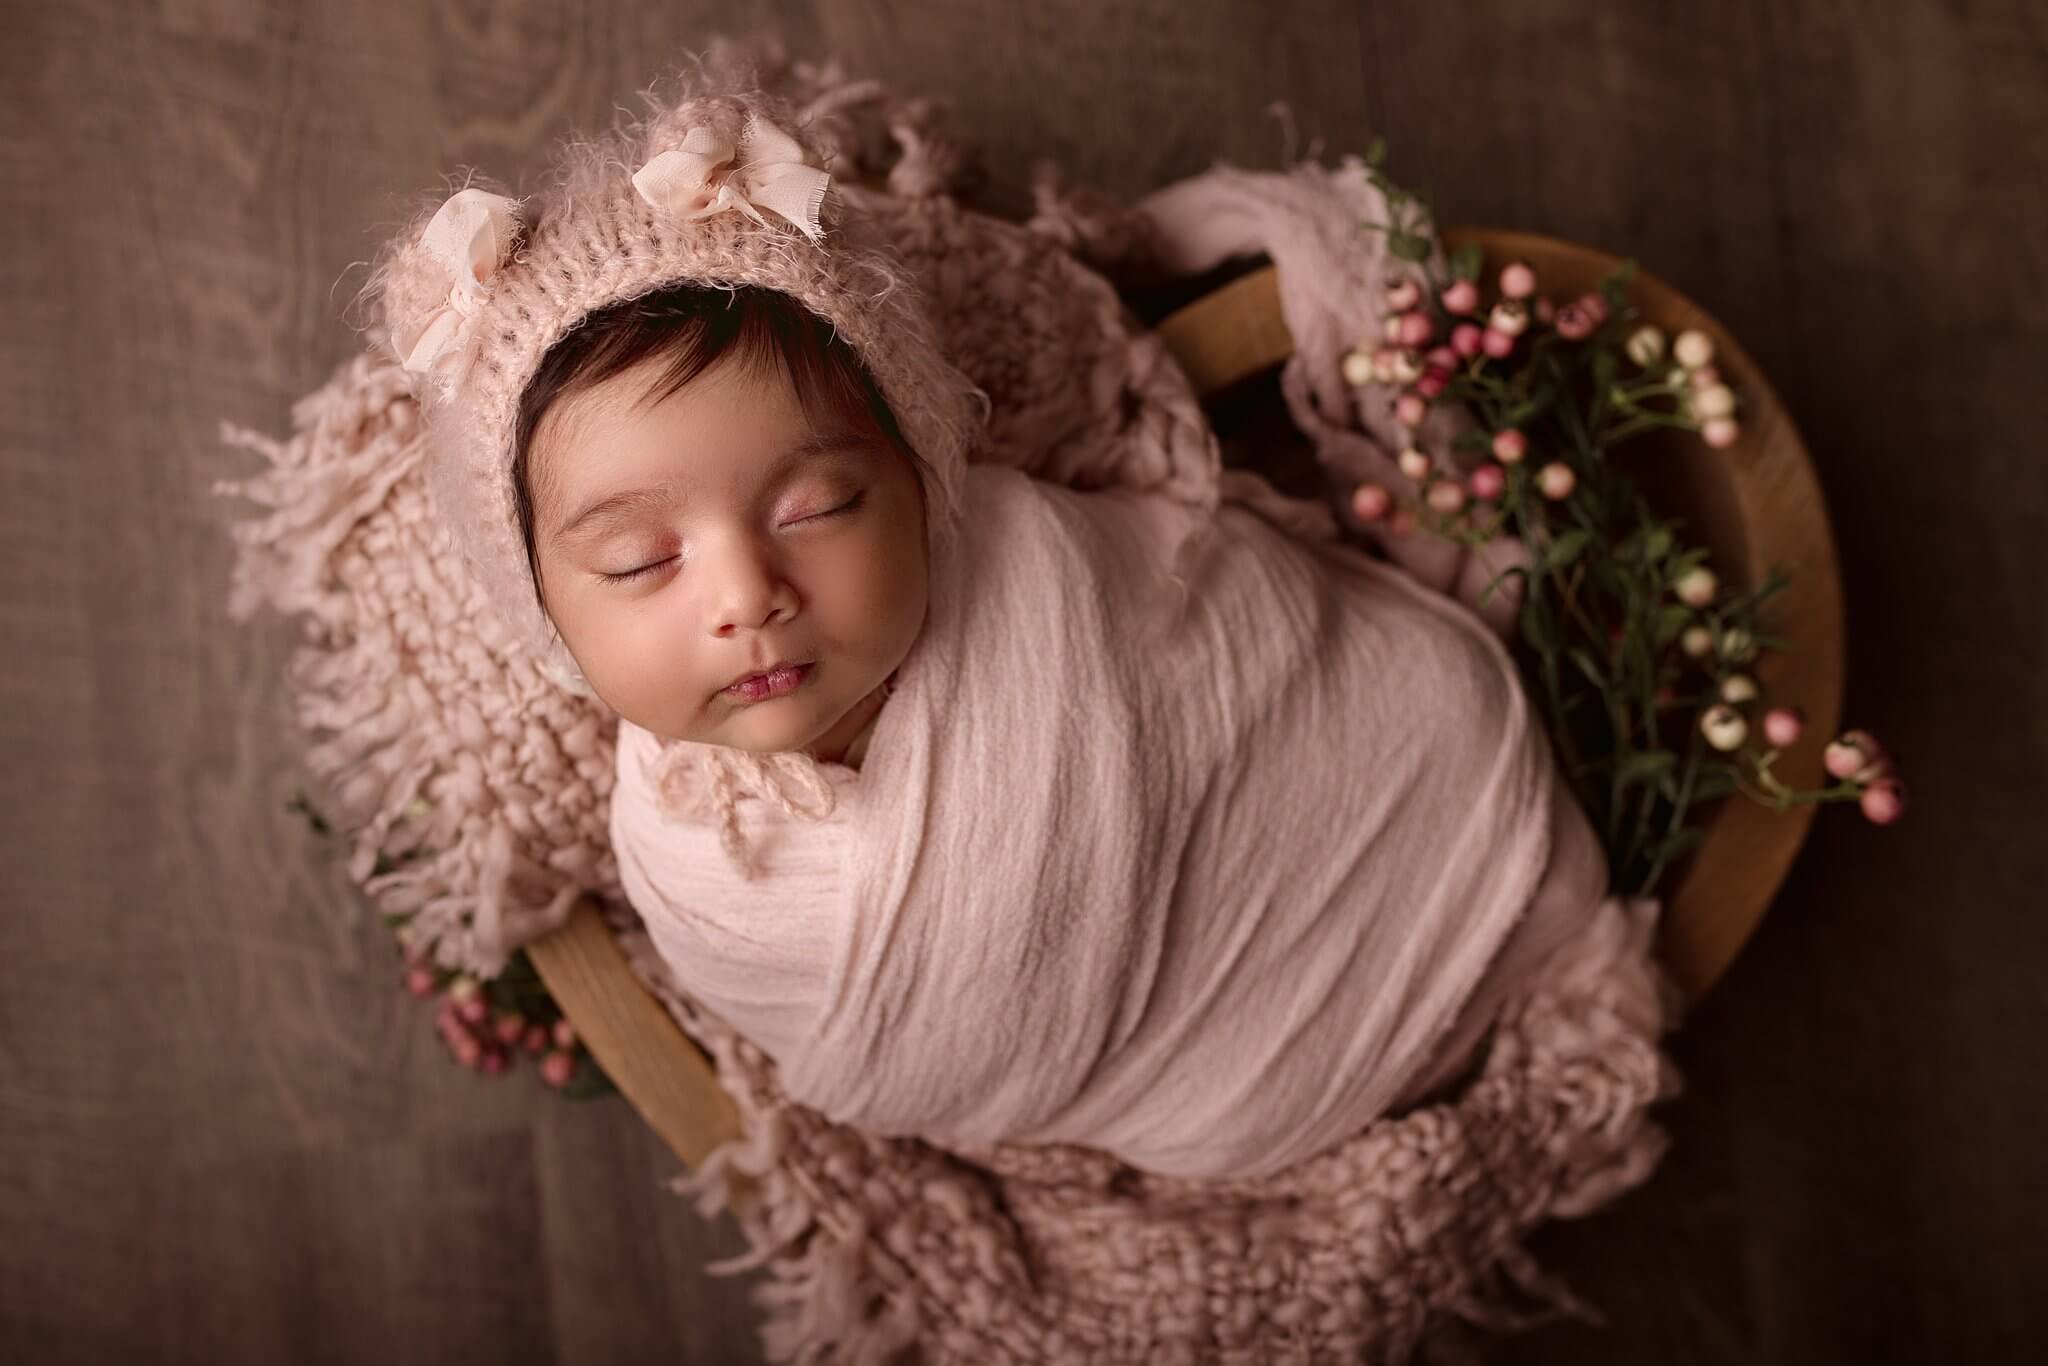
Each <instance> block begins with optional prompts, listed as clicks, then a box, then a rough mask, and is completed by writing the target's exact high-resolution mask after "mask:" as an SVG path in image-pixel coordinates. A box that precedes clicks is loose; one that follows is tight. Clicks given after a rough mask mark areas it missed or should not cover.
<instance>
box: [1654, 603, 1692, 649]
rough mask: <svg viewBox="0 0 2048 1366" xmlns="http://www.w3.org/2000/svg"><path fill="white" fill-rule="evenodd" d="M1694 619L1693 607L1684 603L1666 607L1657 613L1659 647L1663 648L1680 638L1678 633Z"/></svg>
mask: <svg viewBox="0 0 2048 1366" xmlns="http://www.w3.org/2000/svg"><path fill="white" fill-rule="evenodd" d="M1691 620H1692V608H1690V607H1686V606H1683V605H1680V606H1675V607H1666V608H1663V609H1662V610H1661V611H1659V612H1658V613H1657V633H1656V637H1655V639H1656V641H1657V648H1659V649H1662V648H1663V647H1665V646H1666V645H1669V644H1670V643H1671V642H1672V641H1674V640H1676V639H1678V633H1679V632H1681V631H1683V630H1684V629H1685V625H1686V623H1687V622H1689V621H1691Z"/></svg>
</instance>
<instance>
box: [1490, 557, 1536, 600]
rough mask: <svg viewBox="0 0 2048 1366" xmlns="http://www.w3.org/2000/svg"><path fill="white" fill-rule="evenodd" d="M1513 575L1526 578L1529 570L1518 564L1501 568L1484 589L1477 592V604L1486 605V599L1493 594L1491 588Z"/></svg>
mask: <svg viewBox="0 0 2048 1366" xmlns="http://www.w3.org/2000/svg"><path fill="white" fill-rule="evenodd" d="M1514 575H1520V576H1521V577H1523V578H1525V579H1526V578H1528V577H1529V571H1528V570H1526V569H1524V568H1522V566H1520V565H1512V566H1510V567H1509V568H1507V569H1503V570H1501V571H1500V573H1498V574H1495V575H1494V576H1493V578H1492V579H1491V580H1490V581H1488V583H1487V585H1486V588H1485V589H1484V591H1482V592H1481V593H1480V594H1479V605H1480V606H1481V607H1484V606H1485V605H1486V600H1487V599H1488V598H1490V597H1492V596H1493V590H1494V589H1495V588H1497V587H1499V586H1500V581H1501V580H1502V579H1505V578H1510V577H1512V576H1514Z"/></svg>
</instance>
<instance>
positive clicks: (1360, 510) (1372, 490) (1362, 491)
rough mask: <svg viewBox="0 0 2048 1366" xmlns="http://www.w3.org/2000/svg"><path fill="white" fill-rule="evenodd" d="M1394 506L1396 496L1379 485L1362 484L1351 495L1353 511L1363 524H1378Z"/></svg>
mask: <svg viewBox="0 0 2048 1366" xmlns="http://www.w3.org/2000/svg"><path fill="white" fill-rule="evenodd" d="M1393 506H1394V495H1393V494H1391V493H1389V492H1387V490H1386V489H1385V488H1384V487H1383V486H1381V485H1379V484H1360V485H1359V486H1358V487H1357V488H1356V489H1354V490H1353V491H1352V494H1351V511H1352V513H1353V514H1354V515H1355V516H1356V517H1357V518H1358V520H1359V521H1361V522H1377V521H1378V520H1379V519H1380V518H1382V517H1384V516H1386V515H1387V513H1388V512H1390V511H1392V510H1393Z"/></svg>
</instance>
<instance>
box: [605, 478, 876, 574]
mask: <svg viewBox="0 0 2048 1366" xmlns="http://www.w3.org/2000/svg"><path fill="white" fill-rule="evenodd" d="M867 496H868V491H867V490H866V489H862V490H861V491H860V492H859V493H856V494H854V495H853V497H851V498H849V499H847V500H846V501H845V502H843V503H841V504H840V505H839V506H838V507H836V508H831V509H828V510H827V511H824V512H816V513H813V514H811V515H810V516H809V517H799V518H797V520H796V521H795V522H793V523H791V525H793V526H798V525H802V524H803V523H805V522H816V521H820V520H822V519H823V518H826V517H839V516H843V515H845V514H846V513H849V512H852V511H853V510H854V509H855V508H858V507H859V506H860V505H861V501H862V500H863V499H865V498H866V497H867ZM674 558H675V556H673V555H671V556H669V557H668V558H667V559H661V560H656V561H654V562H653V563H652V564H643V565H641V566H640V567H639V568H638V569H627V570H624V571H622V572H620V573H617V574H609V573H605V572H603V571H599V573H598V577H599V578H601V579H603V580H604V581H605V582H606V583H627V582H629V581H631V580H633V579H638V578H642V577H644V576H646V575H648V574H652V573H653V572H654V571H655V570H657V569H659V568H661V567H662V566H663V565H665V564H667V563H668V562H669V561H670V560H673V559H674Z"/></svg>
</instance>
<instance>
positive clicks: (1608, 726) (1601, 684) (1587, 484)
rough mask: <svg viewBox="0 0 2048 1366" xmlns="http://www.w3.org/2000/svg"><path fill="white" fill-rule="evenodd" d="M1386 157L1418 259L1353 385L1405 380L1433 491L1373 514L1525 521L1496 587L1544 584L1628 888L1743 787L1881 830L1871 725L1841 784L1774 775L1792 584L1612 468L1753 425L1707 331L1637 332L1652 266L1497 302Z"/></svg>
mask: <svg viewBox="0 0 2048 1366" xmlns="http://www.w3.org/2000/svg"><path fill="white" fill-rule="evenodd" d="M1383 158H1384V146H1383V144H1381V143H1380V142H1378V141H1377V140H1376V141H1375V143H1374V145H1373V150H1372V152H1370V153H1369V154H1368V157H1367V161H1368V168H1369V169H1368V175H1369V176H1370V178H1371V179H1372V181H1373V183H1374V184H1375V185H1376V186H1377V187H1378V188H1379V189H1380V191H1381V193H1382V194H1383V196H1384V197H1385V199H1386V202H1387V204H1388V214H1389V221H1388V222H1387V223H1367V224H1364V225H1362V226H1363V227H1364V228H1365V229H1366V230H1369V231H1381V232H1385V233H1387V234H1388V245H1389V250H1390V251H1391V252H1392V254H1393V255H1395V256H1396V257H1397V258H1398V259H1400V260H1403V261H1406V262H1410V263H1412V264H1413V269H1412V271H1410V272H1403V273H1401V274H1398V275H1396V276H1395V277H1394V278H1393V279H1391V280H1390V281H1389V282H1388V284H1387V286H1386V294H1385V300H1386V317H1385V321H1384V324H1383V327H1382V330H1381V333H1380V335H1379V336H1377V337H1371V338H1367V339H1365V340H1363V341H1361V342H1360V343H1359V344H1358V346H1357V347H1355V348H1354V349H1353V350H1352V351H1351V352H1350V353H1349V354H1347V355H1346V356H1345V358H1344V375H1345V379H1346V380H1347V381H1348V382H1349V383H1350V384H1352V385H1353V386H1354V387H1357V388H1361V389H1363V388H1367V387H1373V386H1388V387H1392V388H1393V389H1394V390H1395V395H1394V404H1393V411H1394V418H1395V420H1396V422H1397V423H1398V424H1399V425H1400V426H1401V428H1402V429H1403V436H1404V442H1403V445H1402V449H1401V450H1400V452H1399V454H1398V456H1397V457H1396V464H1397V465H1398V467H1399V469H1400V471H1401V473H1402V475H1403V476H1404V477H1405V478H1406V479H1407V480H1409V481H1410V482H1411V483H1412V484H1413V485H1414V489H1415V491H1414V494H1413V495H1412V496H1409V495H1404V494H1403V493H1402V492H1400V491H1397V490H1396V489H1393V488H1389V487H1387V486H1386V485H1383V484H1378V483H1367V484H1361V485H1360V486H1359V487H1358V488H1357V489H1356V490H1355V491H1354V493H1353V497H1352V504H1351V505H1352V511H1353V513H1354V514H1355V515H1356V516H1357V517H1358V519H1359V520H1360V521H1361V522H1368V523H1381V522H1383V523H1385V524H1386V525H1387V528H1388V530H1389V532H1390V533H1391V534H1393V535H1396V536H1405V535H1410V534H1413V533H1414V532H1415V531H1416V530H1418V529H1424V530H1427V531H1429V532H1431V533H1432V534H1435V535H1439V536H1442V537H1445V538H1446V539H1450V540H1454V541H1457V542H1459V543H1460V544H1463V545H1465V546H1467V547H1468V548H1473V549H1478V548H1481V547H1484V546H1486V545H1487V544H1489V543H1490V542H1492V541H1493V540H1494V539H1495V538H1496V537H1500V536H1506V535H1512V536H1516V537H1518V538H1520V539H1521V540H1522V541H1523V543H1524V544H1525V545H1526V547H1527V549H1528V552H1529V563H1528V566H1527V567H1526V568H1523V567H1520V566H1517V567H1515V568H1511V569H1509V570H1508V571H1506V573H1505V574H1503V575H1502V576H1501V578H1497V579H1496V580H1495V581H1494V583H1493V584H1490V585H1488V588H1487V591H1486V594H1485V595H1483V596H1482V601H1484V597H1485V596H1490V595H1491V593H1492V591H1493V589H1494V588H1495V587H1497V586H1498V585H1499V583H1500V582H1501V581H1502V580H1503V579H1505V578H1506V577H1509V576H1514V577H1518V578H1520V579H1521V580H1522V581H1523V585H1524V589H1525V591H1524V594H1523V603H1522V607H1521V612H1520V617H1519V621H1518V627H1519V630H1518V633H1517V637H1518V638H1517V642H1516V644H1517V649H1516V656H1517V662H1518V663H1519V664H1520V665H1521V666H1522V668H1523V671H1524V674H1525V676H1526V677H1527V678H1528V680H1529V683H1530V687H1531V691H1532V693H1533V694H1534V695H1535V696H1537V697H1538V698H1540V699H1541V700H1542V703H1543V706H1544V710H1545V720H1546V724H1547V728H1548V730H1549V732H1550V734H1551V736H1552V738H1553V740H1554V741H1555V742H1556V744H1557V748H1558V752H1559V756H1560V759H1561V760H1562V762H1563V763H1564V765H1565V769H1566V772H1567V774H1568V776H1569V777H1570V779H1571V781H1572V784H1573V787H1574V790H1575V792H1577V794H1578V795H1579V797H1580V799H1581V801H1582V802H1583V803H1584V805H1585V807H1586V809H1587V811H1588V812H1589V813H1590V814H1592V815H1593V817H1594V818H1595V824H1596V826H1597V827H1598V828H1599V829H1600V830H1601V831H1602V832H1603V835H1604V837H1605V843H1606V847H1607V851H1608V856H1609V862H1610V867H1611V871H1612V873H1613V876H1614V881H1615V885H1616V886H1617V887H1618V888H1620V889H1622V890H1625V891H1628V892H1631V893H1641V892H1644V891H1648V890H1651V889H1653V888H1655V887H1656V885H1657V881H1658V879H1659V878H1660V877H1661V876H1662V875H1663V873H1664V871H1665V870H1666V869H1667V868H1668V867H1669V866H1671V864H1672V862H1673V861H1674V860H1675V859H1676V858H1677V857H1679V856H1680V855H1681V854H1683V853H1684V852H1685V851H1686V850H1688V849H1690V848H1691V847H1693V846H1694V845H1695V844H1697V843H1698V841H1699V840H1700V838H1701V837H1702V835H1703V831H1702V830H1701V828H1700V827H1699V825H1698V824H1697V823H1696V822H1695V821H1694V819H1693V818H1692V812H1693V810H1694V808H1696V807H1698V806H1699V805H1701V804H1703V803H1706V802H1710V801H1714V800H1717V799H1719V798H1722V797H1725V796H1728V795H1730V794H1732V793H1736V792H1740V793H1742V794H1744V795H1746V796H1749V797H1751V798H1753V799H1755V800H1757V801H1759V802H1762V803H1764V804H1766V805H1768V806H1771V807H1773V808H1774V809H1777V810H1784V809H1786V808H1788V807H1790V806H1794V805H1799V804H1805V803H1822V802H1839V801H1854V802H1856V803H1858V805H1859V807H1860V808H1861V810H1862V813H1863V815H1864V816H1865V818H1866V819H1868V820H1870V821H1871V822H1872V823H1874V824H1878V825H1885V824H1889V823H1891V822H1892V821H1895V820H1897V819H1898V818H1899V817H1900V816H1901V815H1902V814H1903V813H1904V811H1905V806H1906V790H1905V785H1904V781H1903V779H1902V778H1901V776H1900V774H1899V772H1898V769H1897V766H1896V764H1895V762H1894V761H1893V759H1892V758H1891V757H1890V756H1889V755H1888V754H1887V753H1886V752H1885V750H1884V749H1883V747H1882V746H1881V745H1879V744H1878V742H1877V741H1876V740H1875V739H1874V738H1873V737H1871V736H1870V734H1869V733H1868V732H1867V731H1861V730H1853V731H1848V732H1846V733H1844V734H1843V735H1841V736H1839V737H1837V738H1836V739H1835V740H1834V741H1833V743H1831V744H1830V745H1829V746H1828V748H1827V751H1826V757H1825V763H1824V766H1825V768H1826V771H1827V773H1828V776H1829V777H1830V778H1832V779H1834V780H1835V781H1834V782H1833V783H1832V784H1830V785H1829V786H1826V787H1822V788H1819V789H1816V790H1813V791H1799V790H1796V789H1794V788H1792V787H1789V786H1787V785H1786V784H1785V783H1784V782H1783V781H1782V780H1781V779H1780V778H1779V777H1778V776H1777V775H1776V774H1775V773H1774V772H1773V765H1774V764H1775V762H1776V761H1777V760H1778V758H1779V756H1780V754H1781V753H1782V752H1783V751H1784V750H1785V749H1787V748H1789V747H1790V746H1791V745H1793V744H1795V743H1797V742H1798V740H1799V738H1800V735H1801V733H1802V730H1803V728H1804V725H1805V718H1804V715H1803V714H1802V713H1801V712H1800V711H1799V709H1798V708H1796V707H1788V706H1780V707H1767V706H1765V704H1764V700H1763V698H1762V696H1761V689H1760V687H1759V685H1758V683H1757V681H1756V678H1755V676H1754V673H1753V672H1752V670H1753V668H1754V664H1755V661H1756V660H1757V659H1758V657H1759V656H1760V655H1761V654H1762V653H1763V652H1765V651H1767V650H1769V649H1772V648H1775V647H1779V646H1782V645H1784V644H1785V642H1784V641H1782V640H1779V639H1777V638H1776V637H1774V636H1771V635H1769V634H1767V633H1766V632H1765V630H1764V622H1763V620H1762V614H1761V612H1760V610H1759V609H1760V608H1761V607H1762V606H1763V604H1764V603H1765V602H1766V601H1767V600H1768V599H1769V598H1770V597H1772V596H1773V595H1775V594H1776V593H1778V592H1780V591H1782V590H1783V589H1784V588H1785V587H1786V586H1787V585H1788V583H1789V579H1788V578H1787V577H1786V575H1785V574H1784V573H1783V572H1782V571H1780V570H1776V569H1774V570H1773V571H1772V572H1771V573H1770V575H1769V576H1768V577H1767V579H1766V582H1765V583H1764V584H1762V585H1761V586H1759V587H1758V588H1756V589H1755V590H1753V591H1751V592H1747V593H1739V594H1738V593H1732V592H1729V591H1726V590H1725V589H1724V587H1723V585H1722V584H1721V582H1720V580H1719V578H1718V576H1717V575H1716V574H1715V572H1714V570H1713V569H1712V567H1711V566H1710V565H1709V564H1708V563H1707V561H1708V553H1707V552H1706V551H1705V550H1704V549H1698V548H1688V547H1685V546H1684V545H1682V544H1681V543H1680V541H1679V538H1678V531H1679V529H1680V528H1682V526H1683V525H1684V524H1683V522H1682V521H1679V520H1667V519H1663V518H1660V517H1658V516H1657V515H1656V514H1655V513H1654V512H1652V511H1651V509H1650V507H1649V506H1648V504H1647V503H1646V502H1645V501H1644V500H1643V499H1642V498H1641V497H1640V496H1639V495H1638V494H1637V492H1636V490H1635V488H1634V485H1633V482H1632V481H1631V480H1629V479H1628V477H1627V476H1626V475H1625V474H1624V473H1623V472H1622V471H1621V470H1620V469H1619V468H1617V467H1616V465H1615V464H1614V463H1613V462H1612V461H1611V460H1610V459H1609V452H1610V450H1611V449H1612V448H1613V447H1615V446H1617V445H1619V444H1621V443H1623V442H1626V441H1628V440H1631V439H1633V438H1635V437H1637V436H1640V435H1642V434H1643V433H1646V432H1650V431H1653V430H1657V429H1661V428H1676V429H1680V430H1684V431H1688V432H1692V433H1695V434H1697V435H1698V436H1699V437H1700V439H1702V440H1704V441H1705V442H1706V443H1707V444H1708V445H1709V446H1711V447H1713V448H1716V449H1725V448H1727V447H1729V446H1731V445H1733V444H1734V443H1735V442H1737V441H1738V440H1740V439H1741V435H1742V426H1741V420H1740V416H1739V409H1740V403H1739V399H1738V397H1737V395H1736V392H1735V390H1734V388H1733V387H1732V386H1731V385H1730V384H1729V382H1728V380H1727V378H1726V377H1725V376H1724V374H1723V373H1722V371H1721V369H1720V368H1719V367H1718V366H1717V365H1716V364H1715V353H1714V344H1713V340H1712V338H1710V337H1709V336H1707V335H1706V333H1705V332H1703V331H1700V330H1698V329H1686V330H1684V331H1681V332H1680V333H1679V334H1678V335H1677V336H1676V337H1675V338H1671V339H1669V340H1668V342H1667V339H1666V337H1665V334H1664V332H1663V330H1662V329H1661V328H1658V327H1656V326H1654V325H1651V324H1648V323H1644V322H1640V321H1639V320H1638V312H1637V310H1636V309H1635V307H1634V306H1633V304H1632V302H1631V300H1630V298H1629V295H1628V285H1629V283H1630V281H1631V280H1632V279H1633V277H1634V273H1635V263H1634V262H1633V261H1629V262H1626V263H1624V264H1623V265H1622V267H1621V268H1620V269H1618V270H1616V271H1615V272H1613V273H1612V274H1611V275H1610V276H1609V277H1608V278H1606V279H1604V280H1602V281H1601V282H1600V284H1599V286H1598V287H1597V288H1596V289H1593V290H1591V291H1588V292H1586V293H1584V294H1582V295H1580V296H1578V297H1576V298H1572V299H1569V300H1566V301H1564V302H1559V301H1558V300H1556V299H1553V298H1551V297H1550V296H1548V295H1545V294H1543V293H1541V292H1540V285H1541V281H1540V280H1539V278H1538V275H1537V271H1536V269H1535V267H1534V266H1533V265H1532V264H1531V263H1530V262H1528V261H1525V260H1515V261H1510V262H1508V263H1507V264H1506V265H1504V266H1503V267H1502V268H1501V269H1500V271H1499V272H1498V274H1497V275H1496V276H1495V279H1494V282H1493V283H1494V294H1495V297H1494V299H1493V300H1492V301H1491V303H1489V302H1488V301H1487V300H1486V298H1485V297H1484V291H1483V289H1482V284H1481V281H1480V278H1479V276H1480V270H1481V266H1482V257H1481V254H1480V251H1479V249H1478V248H1477V246H1476V245H1472V246H1467V247H1465V248H1463V249H1461V250H1460V251H1458V252H1455V253H1452V254H1451V255H1450V257H1449V258H1448V269H1449V274H1448V276H1447V277H1445V278H1437V279H1432V278H1431V277H1430V273H1429V272H1430V263H1431V259H1432V257H1433V255H1434V252H1433V239H1432V238H1431V236H1430V235H1429V234H1430V228H1429V222H1430V220H1429V215H1428V213H1427V210H1426V209H1425V208H1424V207H1423V206H1422V205H1421V201H1420V200H1418V199H1417V198H1416V197H1415V196H1414V195H1413V194H1411V193H1410V192H1408V191H1406V190H1403V189H1402V188H1401V187H1399V186H1398V185H1395V184H1393V182H1391V181H1389V180H1387V179H1386V178H1385V176H1384V175H1383V174H1381V172H1380V171H1379V169H1378V168H1379V165H1380V162H1381V160H1382V159H1383ZM1440 404H1457V405H1462V406H1463V407H1464V408H1465V409H1466V410H1467V411H1468V412H1469V413H1470V414H1471V415H1472V416H1473V417H1474V418H1475V419H1476V423H1477V426H1478V428H1479V430H1476V431H1472V432H1469V433H1468V434H1466V435H1465V436H1463V437H1460V438H1459V439H1458V440H1457V441H1456V442H1454V443H1453V445H1452V451H1453V452H1458V453H1465V454H1469V455H1477V456H1479V457H1480V463H1479V464H1477V465H1476V466H1474V467H1473V468H1472V469H1470V471H1469V472H1466V473H1462V474H1461V473H1459V472H1458V471H1457V470H1456V469H1455V468H1454V467H1453V466H1452V464H1451V461H1450V459H1449V458H1448V455H1447V454H1433V453H1431V452H1429V451H1427V450H1424V449H1423V448H1422V445H1421V443H1420V441H1419V439H1418V437H1417V435H1416V429H1417V428H1419V427H1420V426H1421V425H1422V422H1423V419H1424V418H1425V416H1426V415H1427V414H1428V413H1429V411H1430V410H1431V408H1432V407H1434V406H1436V405H1440ZM1753 716H1754V717H1756V721H1755V724H1754V725H1752V720H1751V718H1752V717H1753ZM1758 736H1760V737H1761V739H1762V741H1763V744H1761V745H1758V744H1756V743H1754V741H1755V739H1756V738H1757V737H1758Z"/></svg>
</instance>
